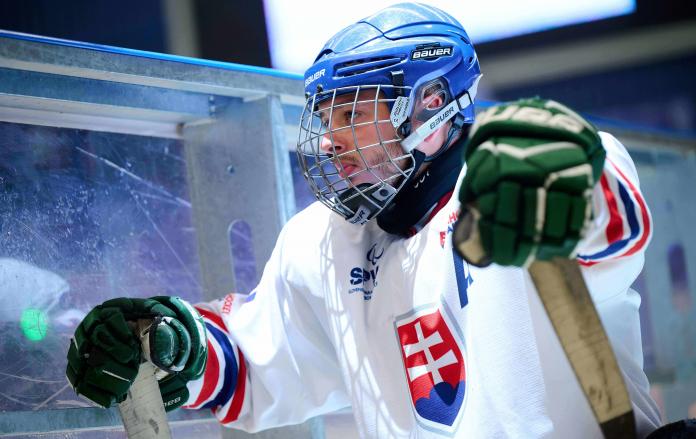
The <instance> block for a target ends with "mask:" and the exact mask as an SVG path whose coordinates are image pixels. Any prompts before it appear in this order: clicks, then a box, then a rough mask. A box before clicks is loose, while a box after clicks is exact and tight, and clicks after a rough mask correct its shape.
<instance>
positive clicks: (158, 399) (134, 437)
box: [118, 319, 172, 439]
mask: <svg viewBox="0 0 696 439" xmlns="http://www.w3.org/2000/svg"><path fill="white" fill-rule="evenodd" d="M162 324H163V323H162V321H161V319H155V320H150V319H140V320H138V321H137V323H136V325H135V328H134V330H135V331H136V335H137V336H138V338H139V339H140V341H141V344H142V349H143V362H142V363H141V364H140V369H139V370H138V376H137V377H136V378H135V381H134V382H133V384H132V385H131V387H130V389H129V390H128V397H127V398H126V400H125V401H123V402H122V403H120V404H119V405H118V410H119V412H120V413H121V419H122V420H123V426H124V428H125V429H126V435H127V436H128V439H170V438H171V437H172V434H171V431H170V430H169V424H168V423H167V416H166V413H165V410H164V404H163V402H162V395H161V394H160V390H159V385H158V384H157V378H156V377H155V372H156V368H155V365H154V364H153V363H152V361H150V352H151V351H150V342H151V341H152V340H154V334H155V333H156V331H157V327H158V325H162ZM153 347H154V346H153Z"/></svg>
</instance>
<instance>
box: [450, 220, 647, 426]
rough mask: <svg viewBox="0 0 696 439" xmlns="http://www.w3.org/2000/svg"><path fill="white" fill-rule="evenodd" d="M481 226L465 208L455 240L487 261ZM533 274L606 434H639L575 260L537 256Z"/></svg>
mask: <svg viewBox="0 0 696 439" xmlns="http://www.w3.org/2000/svg"><path fill="white" fill-rule="evenodd" d="M478 230H479V229H478V224H477V212H476V211H475V210H474V209H469V210H466V211H463V212H462V215H461V217H460V220H459V222H458V223H457V225H456V228H455V231H454V238H453V242H454V243H456V244H455V246H456V247H457V250H458V251H459V252H460V253H461V254H462V256H463V257H464V258H465V259H466V260H467V261H469V262H471V263H472V264H474V265H478V266H485V265H488V263H489V261H488V260H487V256H486V254H485V252H484V250H483V246H482V245H481V240H480V236H479V234H478ZM529 274H530V276H531V277H532V281H533V282H534V286H535V287H536V289H537V292H538V293H539V297H540V298H541V301H542V303H543V304H544V308H545V309H546V312H547V314H548V316H549V319H550V320H551V323H552V324H553V327H554V329H555V331H556V334H557V335H558V338H559V340H560V342H561V346H562V347H563V350H564V352H565V354H566V356H567V358H568V361H569V362H570V365H571V367H572V368H573V371H574V372H575V376H576V377H577V379H578V382H579V383H580V386H581V387H582V390H583V393H584V394H585V397H586V398H587V400H588V402H589V404H590V406H591V408H592V412H593V413H594V416H595V418H596V419H597V422H598V423H599V427H600V429H601V430H602V433H603V435H604V437H605V438H606V439H635V437H636V431H635V420H634V417H633V408H632V406H631V400H630V398H629V396H628V391H627V390H626V385H625V383H624V381H623V378H622V376H621V371H620V369H619V366H618V364H617V362H616V358H615V357H614V352H613V351H612V349H611V345H610V344H609V339H608V337H607V335H606V333H605V332H604V328H603V326H602V323H601V321H600V320H599V315H598V314H597V310H596V309H595V307H594V304H593V302H592V298H591V297H590V293H589V291H588V289H587V285H586V284H585V281H584V279H583V277H582V273H581V271H580V267H579V266H578V264H577V262H575V261H574V260H572V259H566V258H558V257H556V258H554V259H552V260H550V261H540V260H536V261H534V262H532V264H531V265H530V266H529Z"/></svg>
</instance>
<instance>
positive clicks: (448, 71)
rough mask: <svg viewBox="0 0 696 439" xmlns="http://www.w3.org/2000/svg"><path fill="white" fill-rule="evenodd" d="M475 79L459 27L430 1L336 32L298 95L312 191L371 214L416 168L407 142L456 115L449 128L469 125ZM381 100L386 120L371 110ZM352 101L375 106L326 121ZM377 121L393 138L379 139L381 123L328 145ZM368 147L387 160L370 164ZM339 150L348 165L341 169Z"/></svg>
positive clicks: (349, 212)
mask: <svg viewBox="0 0 696 439" xmlns="http://www.w3.org/2000/svg"><path fill="white" fill-rule="evenodd" d="M480 77H481V72H480V68H479V63H478V58H477V56H476V52H475V51H474V47H473V45H472V44H471V41H470V40H469V37H468V35H467V33H466V31H465V30H464V28H463V27H462V25H461V24H460V23H459V22H458V21H457V20H455V19H454V18H453V17H452V16H451V15H449V14H447V13H445V12H443V11H441V10H439V9H437V8H435V7H432V6H428V5H423V4H418V3H401V4H397V5H393V6H390V7H387V8H385V9H383V10H381V11H379V12H377V13H375V14H374V15H372V16H370V17H367V18H364V19H362V20H360V21H358V22H357V23H355V24H352V25H350V26H348V27H346V28H345V29H343V30H341V31H340V32H338V33H337V34H336V35H335V36H334V37H332V38H331V39H330V40H329V41H328V42H327V43H326V45H325V46H324V47H323V48H322V49H321V51H320V52H319V54H318V56H317V57H316V59H315V61H314V64H313V65H312V66H311V67H310V68H309V69H307V71H306V73H305V84H304V85H305V96H306V98H307V102H306V105H305V109H304V112H303V115H302V119H301V121H300V138H299V141H298V145H297V146H298V148H297V150H298V157H299V160H300V165H301V166H302V167H303V170H304V175H305V177H306V178H307V180H308V181H309V184H310V186H311V187H312V190H313V191H314V193H315V195H316V196H317V198H318V199H319V200H320V201H322V202H323V203H324V204H326V205H327V206H329V207H330V208H331V209H333V210H334V211H336V212H338V213H339V214H341V215H343V216H344V217H345V218H346V219H348V220H349V221H351V222H355V223H364V222H366V221H367V220H369V219H371V218H373V217H375V216H376V215H377V214H378V213H379V212H380V211H382V210H383V209H384V207H386V205H387V204H388V203H389V202H390V201H391V200H392V199H393V197H394V196H395V195H396V193H398V191H399V190H401V188H402V187H403V186H404V184H405V183H406V181H407V180H408V179H409V177H410V176H411V175H412V174H413V173H414V172H416V171H417V167H419V166H420V163H418V162H417V161H416V160H415V159H414V156H413V150H414V149H416V148H417V147H418V146H419V145H420V144H421V143H422V142H423V141H424V140H425V139H426V138H427V137H428V136H429V135H430V134H432V133H433V132H435V131H436V130H438V129H439V128H441V127H442V126H443V124H445V123H446V122H448V121H450V120H452V119H453V118H455V117H456V118H457V119H456V120H457V126H458V127H461V126H462V125H464V124H471V123H473V121H474V106H473V100H474V97H475V95H476V88H477V85H478V81H479V79H480ZM432 93H438V94H439V96H440V97H441V99H439V100H437V102H438V104H437V106H435V107H433V106H432V105H428V103H427V102H424V100H425V99H426V98H427V96H430V95H432ZM342 95H349V96H351V97H352V98H351V99H345V97H343V99H341V98H339V97H340V96H342ZM366 96H370V97H371V98H367V97H366ZM380 102H381V103H386V104H387V106H388V108H389V111H390V114H389V117H388V118H382V119H380V118H379V117H378V116H377V111H376V108H377V104H378V103H380ZM360 104H363V105H367V104H373V105H374V108H375V111H373V112H372V115H373V116H374V119H373V120H369V121H362V122H360V123H355V120H354V119H355V118H353V117H350V118H349V119H350V121H349V122H346V123H345V124H344V125H343V126H340V127H338V128H336V127H335V125H336V124H334V123H333V121H332V120H331V119H333V118H335V117H334V113H338V111H337V110H338V109H339V107H341V106H342V107H346V106H347V107H349V108H350V109H351V110H352V111H353V112H355V110H356V107H357V106H359V105H360ZM327 119H328V120H327ZM384 124H389V125H391V126H393V130H394V133H395V136H392V137H391V138H384V137H385V136H384V135H383V134H382V132H383V131H384V130H382V129H381V128H380V129H378V130H377V131H379V134H377V137H378V138H379V139H378V141H375V142H373V143H370V144H366V145H360V144H359V141H358V139H357V137H354V142H352V143H353V147H352V148H343V149H342V150H339V149H340V148H339V149H337V148H336V146H335V143H336V142H335V141H334V138H335V137H338V135H339V132H341V131H343V132H344V133H345V132H346V131H348V130H350V132H351V133H352V134H353V136H355V135H356V134H355V133H356V128H357V127H360V126H366V125H373V126H374V127H381V126H383V125H384ZM386 137H389V136H386ZM449 137H451V136H448V139H449ZM395 146H398V148H395ZM445 147H446V146H445ZM370 149H372V150H380V151H383V152H384V153H385V154H382V156H383V157H384V156H386V157H384V158H383V160H382V161H381V162H378V163H373V162H371V161H370V157H369V154H368V153H367V151H369V150H370ZM342 156H343V157H347V158H346V161H349V162H350V164H351V165H352V166H349V167H346V166H344V164H343V162H344V160H342V159H341V157H342ZM350 157H352V158H351V159H350V160H349V158H350ZM355 157H357V160H356V159H355ZM385 167H386V168H390V169H391V171H390V172H386V171H385ZM366 175H367V176H369V177H370V178H366V177H365V176H366ZM361 177H362V178H361ZM356 182H357V183H356Z"/></svg>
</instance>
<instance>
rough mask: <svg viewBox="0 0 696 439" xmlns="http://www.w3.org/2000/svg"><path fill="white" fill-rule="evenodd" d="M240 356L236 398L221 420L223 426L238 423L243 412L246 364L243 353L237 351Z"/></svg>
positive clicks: (234, 397) (233, 398)
mask: <svg viewBox="0 0 696 439" xmlns="http://www.w3.org/2000/svg"><path fill="white" fill-rule="evenodd" d="M237 353H238V354H239V374H238V375H237V385H236V391H235V392H234V396H233V397H232V403H231V404H230V407H229V409H228V410H227V413H226V414H225V415H224V416H223V417H222V418H218V419H220V422H221V423H222V424H229V423H231V422H234V421H236V420H237V419H238V418H239V414H240V412H241V411H242V404H243V403H244V393H245V389H246V362H245V361H244V355H243V354H242V351H241V350H239V349H237Z"/></svg>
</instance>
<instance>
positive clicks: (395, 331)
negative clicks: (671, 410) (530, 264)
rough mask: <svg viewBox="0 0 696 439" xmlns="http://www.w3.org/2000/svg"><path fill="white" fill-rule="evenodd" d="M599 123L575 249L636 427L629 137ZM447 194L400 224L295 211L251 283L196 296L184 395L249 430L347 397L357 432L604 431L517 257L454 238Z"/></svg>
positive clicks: (640, 221)
mask: <svg viewBox="0 0 696 439" xmlns="http://www.w3.org/2000/svg"><path fill="white" fill-rule="evenodd" d="M601 137H602V140H603V143H604V146H605V148H606V150H607V161H606V165H605V170H604V173H603V175H602V179H601V182H600V183H599V184H598V185H597V187H596V189H595V191H594V200H593V203H594V212H595V219H594V222H593V226H592V229H591V230H590V233H589V234H588V236H587V237H586V239H585V240H583V242H582V247H581V252H580V256H579V257H578V259H579V261H580V262H581V263H582V264H583V274H584V276H585V279H586V281H587V284H588V287H589V289H590V291H591V293H592V296H593V298H594V301H595V304H596V306H597V309H598V311H599V314H600V316H601V318H602V321H603V323H604V325H605V328H606V330H607V332H608V335H609V337H610V339H611V341H612V344H613V347H614V350H615V352H616V355H617V357H618V361H619V364H620V366H621V368H622V371H623V373H624V378H625V381H626V383H627V386H628V388H629V392H630V395H631V399H632V401H633V406H634V411H635V416H636V420H637V423H638V430H639V432H640V435H641V437H642V436H644V435H646V434H647V433H649V432H650V431H652V430H653V429H654V428H656V426H658V425H659V415H658V412H657V409H656V407H655V404H654V402H653V401H652V399H651V398H650V396H649V393H648V381H647V379H646V377H645V374H644V373H643V370H642V350H641V340H640V328H639V319H638V306H639V303H640V297H639V296H638V294H637V293H636V292H634V291H632V290H631V289H630V288H629V286H630V285H631V283H632V282H633V280H634V279H635V277H636V276H637V275H638V274H639V272H640V270H641V268H642V266H643V251H644V249H645V246H646V244H647V243H648V241H649V238H650V234H651V226H650V217H649V212H648V209H647V207H646V205H645V202H644V200H643V198H642V196H641V194H640V192H639V189H638V180H637V177H636V170H635V167H634V165H633V163H632V162H631V160H630V158H629V156H628V154H627V152H626V150H625V149H624V147H623V146H622V145H621V144H620V143H619V142H618V141H617V140H616V139H614V138H613V137H611V136H610V135H608V134H606V133H601ZM454 193H455V194H456V193H457V188H455V191H454ZM458 210H459V203H458V201H457V200H456V197H452V198H451V199H450V200H449V202H447V204H446V205H445V206H444V208H442V209H441V210H439V211H438V212H437V214H435V216H434V217H433V218H432V219H431V220H430V222H428V223H427V224H426V225H425V226H424V227H423V228H422V230H420V231H419V232H418V233H416V234H415V235H414V236H412V237H410V238H408V239H403V238H400V237H396V236H394V235H390V234H387V233H385V232H384V231H382V230H381V229H379V227H378V226H377V225H376V224H375V222H374V221H373V222H370V223H368V224H367V225H365V226H358V225H353V224H350V223H348V222H346V221H345V220H343V219H342V218H341V217H339V216H338V215H336V214H334V213H332V212H331V211H330V210H329V209H327V208H326V207H324V206H323V205H321V204H319V203H315V204H313V205H311V206H309V207H308V208H307V209H305V210H304V211H302V212H300V213H299V214H297V215H296V216H295V217H293V218H292V219H291V220H290V221H289V222H288V223H287V225H286V226H285V227H284V229H283V230H282V232H281V234H280V236H279V238H278V241H277V244H276V247H275V249H274V251H273V254H272V256H271V258H270V260H269V261H268V263H267V265H266V267H265V270H264V273H263V276H262V279H261V282H260V283H259V285H258V287H257V288H256V289H255V290H254V291H253V292H252V293H251V294H249V295H239V294H230V295H228V296H226V297H224V298H223V299H221V300H217V301H214V302H211V303H207V304H200V305H198V306H197V308H198V309H199V310H200V312H201V313H202V315H203V316H204V318H205V320H206V323H207V327H208V330H209V339H210V340H209V347H210V353H209V358H208V365H207V368H206V371H205V374H204V376H203V377H202V378H201V379H199V380H197V381H195V382H192V383H190V385H189V389H190V392H191V398H190V399H189V401H188V403H187V405H188V407H189V408H201V407H210V408H212V409H213V412H214V413H215V415H216V416H217V418H218V419H219V420H220V421H221V422H222V423H223V424H225V425H227V426H231V427H235V428H241V429H244V430H247V431H257V430H261V429H265V428H270V427H277V426H281V425H287V424H293V423H300V422H302V421H304V420H306V419H307V418H310V417H313V416H317V415H321V414H323V413H328V412H331V411H335V410H338V409H341V408H344V407H347V406H351V407H352V410H353V413H354V416H355V420H356V423H357V427H358V431H359V432H360V434H361V436H363V437H366V438H392V437H395V438H396V437H399V438H401V437H404V438H406V437H409V438H430V437H443V436H448V437H457V438H540V437H554V438H555V437H558V438H563V439H572V438H578V439H579V438H583V439H586V438H592V437H601V433H600V430H599V428H598V426H597V424H596V421H595V420H594V418H593V415H592V412H591V410H590V408H589V405H588V403H587V402H586V400H585V398H584V396H583V394H582V391H581V389H580V387H579V385H578V384H577V382H576V379H575V377H574V375H573V372H572V370H571V368H570V365H569V364H568V362H567V360H566V358H565V355H564V353H563V350H562V348H561V346H560V343H559V342H558V340H557V338H556V336H555V333H554V331H553V329H552V327H551V324H550V322H549V319H548V317H547V316H546V313H545V311H544V308H543V306H542V305H541V302H540V300H539V298H538V296H537V294H536V291H535V289H534V286H533V284H532V282H531V279H530V277H529V275H528V273H527V272H526V271H525V270H523V269H520V268H503V267H499V266H495V265H493V266H490V267H487V268H483V269H481V268H476V267H471V266H469V265H467V264H466V262H464V261H462V259H461V258H460V257H458V256H457V254H456V253H455V252H453V250H452V241H451V236H452V235H451V232H452V226H453V223H454V221H455V220H456V218H457V213H458Z"/></svg>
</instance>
